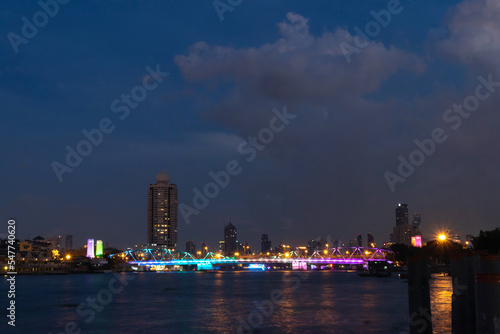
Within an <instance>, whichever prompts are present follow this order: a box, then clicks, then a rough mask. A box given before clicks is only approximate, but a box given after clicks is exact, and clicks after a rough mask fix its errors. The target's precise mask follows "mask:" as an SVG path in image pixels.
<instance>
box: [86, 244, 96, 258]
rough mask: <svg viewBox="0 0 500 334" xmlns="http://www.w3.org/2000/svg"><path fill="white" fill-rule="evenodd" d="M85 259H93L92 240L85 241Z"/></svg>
mask: <svg viewBox="0 0 500 334" xmlns="http://www.w3.org/2000/svg"><path fill="white" fill-rule="evenodd" d="M87 257H89V258H91V259H93V258H94V257H95V254H94V239H88V240H87Z"/></svg>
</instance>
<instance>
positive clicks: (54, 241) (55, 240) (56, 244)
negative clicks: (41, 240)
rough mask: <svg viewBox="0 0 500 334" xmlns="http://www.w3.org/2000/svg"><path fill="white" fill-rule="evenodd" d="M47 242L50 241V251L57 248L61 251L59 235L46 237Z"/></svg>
mask: <svg viewBox="0 0 500 334" xmlns="http://www.w3.org/2000/svg"><path fill="white" fill-rule="evenodd" d="M47 242H48V243H50V246H49V247H50V251H53V250H57V251H58V252H60V251H61V236H60V235H59V236H57V237H48V238H47Z"/></svg>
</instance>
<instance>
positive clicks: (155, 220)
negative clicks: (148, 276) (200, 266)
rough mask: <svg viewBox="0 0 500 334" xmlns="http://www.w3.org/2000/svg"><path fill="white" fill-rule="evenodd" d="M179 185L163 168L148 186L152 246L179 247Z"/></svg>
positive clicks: (149, 236) (149, 229) (148, 225)
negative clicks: (171, 181) (172, 181)
mask: <svg viewBox="0 0 500 334" xmlns="http://www.w3.org/2000/svg"><path fill="white" fill-rule="evenodd" d="M177 198H178V193H177V186H176V185H175V184H171V183H170V177H169V176H168V175H167V173H165V171H164V170H162V171H161V172H160V173H159V174H158V175H157V176H156V183H155V184H150V185H149V187H148V221H147V234H148V244H149V245H150V246H158V247H164V248H168V249H176V248H177Z"/></svg>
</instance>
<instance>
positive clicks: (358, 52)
mask: <svg viewBox="0 0 500 334" xmlns="http://www.w3.org/2000/svg"><path fill="white" fill-rule="evenodd" d="M49 2H50V1H49ZM61 2H64V1H62V0H61ZM232 2H233V4H237V3H238V2H239V1H235V0H233V1H232ZM221 4H222V5H221ZM220 6H222V7H220ZM223 6H228V5H227V1H226V0H221V1H220V2H219V8H223ZM391 6H392V7H391ZM388 7H390V9H391V10H392V11H393V13H392V14H391V17H390V18H388V17H387V16H384V15H383V14H380V15H379V17H378V18H379V20H380V22H382V24H379V23H376V24H374V23H370V22H372V21H373V22H376V21H375V18H374V15H375V16H377V14H374V15H372V14H370V12H371V11H373V12H374V13H381V12H380V11H382V10H383V12H382V13H391V12H389V11H388ZM228 8H230V9H231V10H226V11H224V12H223V13H219V14H220V15H219V14H218V13H217V10H216V9H215V8H214V4H213V2H212V1H175V2H174V1H146V0H145V1H106V2H103V1H77V0H73V1H69V2H68V3H67V4H59V9H58V12H57V13H55V15H52V16H53V17H48V16H46V17H47V20H46V21H47V22H44V21H43V19H44V16H43V15H37V14H36V13H37V12H40V11H41V10H42V9H41V7H40V5H38V4H37V3H36V2H35V1H31V2H28V1H14V0H10V1H3V2H2V5H1V8H0V15H1V16H0V22H1V23H0V35H1V39H0V48H1V50H2V52H1V55H0V61H1V64H2V66H1V67H0V103H1V104H0V106H1V110H2V122H1V133H2V137H1V138H2V139H1V148H2V156H3V159H2V160H1V162H0V163H1V170H2V178H1V180H2V181H1V189H2V192H1V201H0V214H1V217H3V220H4V222H6V221H7V219H8V218H9V217H15V218H16V219H17V237H18V238H21V239H25V238H34V237H36V236H37V235H41V236H44V237H49V236H54V235H62V236H63V240H64V235H66V234H73V236H74V246H75V247H76V246H79V245H82V244H83V242H84V240H86V239H87V238H95V239H102V240H104V241H108V242H109V243H110V244H111V245H113V246H116V247H120V248H125V247H130V246H133V245H135V244H141V243H145V242H146V205H147V197H146V195H147V187H148V185H149V184H150V183H154V181H155V176H156V174H158V173H159V172H160V171H161V170H162V169H165V171H166V172H167V173H168V174H169V175H170V178H171V182H172V183H175V184H177V186H178V188H179V203H182V204H184V205H189V206H191V207H193V197H194V192H193V189H194V188H196V189H198V190H200V191H202V192H203V189H204V187H205V185H206V184H207V183H208V182H211V181H212V179H211V177H210V175H209V173H210V172H214V173H217V172H218V171H221V170H225V169H226V165H227V164H228V162H230V161H232V160H235V161H237V162H238V166H239V167H240V169H241V171H240V173H238V174H237V175H234V176H231V178H230V182H229V184H228V186H227V187H225V188H224V189H220V190H219V194H218V195H217V196H215V197H214V198H212V199H210V200H209V204H208V205H207V206H206V207H205V208H204V209H202V210H199V212H197V214H192V215H190V217H189V223H187V222H186V221H185V219H184V218H183V215H182V214H181V213H179V227H178V229H179V249H182V250H183V249H184V244H185V241H186V240H194V241H195V242H196V244H197V246H198V247H199V245H200V243H201V242H202V241H206V242H207V243H208V245H209V247H210V248H211V249H212V250H213V249H214V248H215V246H216V243H217V242H218V240H221V239H222V238H223V226H224V224H225V223H227V222H228V221H229V219H231V220H232V222H233V224H234V225H236V226H237V228H238V239H239V241H241V242H249V243H250V245H251V246H252V248H256V249H259V248H260V234H261V233H267V234H269V238H270V239H271V240H272V241H273V246H275V245H276V244H277V243H278V242H280V241H282V242H286V243H290V244H292V245H295V246H298V245H299V244H306V243H307V241H308V240H310V239H314V238H316V237H323V238H327V237H328V236H330V238H331V239H337V238H340V239H341V240H342V241H345V242H347V241H348V240H349V239H354V238H355V237H356V236H357V235H358V234H360V233H361V234H363V239H364V241H365V240H366V233H367V232H368V231H370V232H371V233H372V234H373V235H374V237H375V241H376V242H377V243H381V242H383V241H388V240H389V233H390V232H392V227H393V226H394V225H395V218H394V215H395V213H394V209H395V207H396V206H397V204H398V203H408V205H409V212H410V215H412V214H413V212H420V213H421V214H422V226H421V227H422V230H423V234H424V238H427V239H430V238H433V237H434V236H435V234H436V233H437V232H438V231H440V230H447V229H451V230H453V231H455V232H456V233H458V234H460V235H461V236H462V240H464V237H465V234H466V233H472V234H478V232H479V230H480V229H482V230H489V229H493V228H495V227H497V226H499V225H500V223H499V218H498V212H497V208H498V202H499V200H500V195H499V186H500V176H499V173H498V172H499V162H500V161H499V154H498V151H499V149H500V141H499V140H498V139H499V136H498V133H499V131H498V129H499V127H500V117H499V116H498V112H499V108H498V106H499V102H500V67H499V65H500V57H499V54H500V53H499V52H500V2H498V1H496V0H471V1H462V2H460V1H451V0H443V1H432V0H419V1H409V0H402V1H401V3H400V4H399V5H397V3H395V0H392V1H373V0H371V1H359V0H351V1H275V0H273V1H242V2H241V4H239V5H237V6H230V7H226V9H228ZM49 10H52V11H55V9H54V8H52V9H49ZM223 10H224V9H219V11H223ZM53 14H54V13H53ZM34 15H35V19H37V20H39V21H38V23H39V24H40V27H39V28H37V29H38V31H37V32H36V33H34V32H33V30H31V31H30V30H29V28H25V29H24V33H25V34H27V35H28V36H30V37H29V38H26V37H23V26H24V25H25V24H26V23H25V22H29V24H32V23H33V19H34V18H33V16H34ZM23 17H25V18H26V19H25V20H23ZM221 17H222V18H223V20H221ZM367 24H368V25H367ZM382 25H383V26H382ZM357 27H358V28H357ZM367 27H368V28H369V29H372V30H368V31H367V30H366V28H367ZM377 27H378V28H379V29H377ZM35 28H36V27H35ZM378 30H379V31H378ZM359 32H361V33H362V34H366V33H367V32H368V33H369V34H371V35H372V36H368V37H367V38H368V39H369V40H368V41H366V40H364V39H363V38H362V37H360V36H359ZM30 33H31V35H30ZM15 36H17V37H15ZM21 41H22V42H21ZM356 43H357V44H356ZM356 45H357V46H356ZM346 48H351V49H350V50H351V51H350V53H346ZM353 50H354V51H353ZM346 55H348V56H347V57H346ZM154 71H157V73H156V74H155V78H156V79H155V78H154V77H152V76H151V74H150V73H151V72H154ZM158 73H160V74H158ZM480 76H481V77H482V78H483V79H478V77H480ZM481 80H482V81H481ZM488 81H490V84H488V85H486V84H485V82H486V83H487V82H488ZM496 82H499V83H496ZM145 84H146V85H149V86H148V87H149V88H151V89H150V90H145V89H144V85H145ZM478 85H482V87H479V88H478ZM153 86H154V88H152V87H153ZM144 92H145V95H144ZM478 92H479V93H478ZM131 93H133V95H134V96H136V97H138V99H139V100H140V101H139V100H137V102H134V101H132V100H130V99H129V100H128V101H129V102H128V104H127V102H126V101H125V100H122V96H125V98H126V96H127V95H128V96H130V95H131ZM122 94H123V95H122ZM141 94H142V95H141ZM477 94H479V96H481V97H482V98H481V99H479V98H477V97H476V96H477ZM464 103H466V104H467V108H469V109H471V110H472V111H471V112H468V111H467V110H465V109H464V108H462V109H461V110H462V111H461V112H460V111H459V109H455V110H454V109H453V108H454V107H453V106H454V104H456V105H460V104H464ZM459 107H460V106H459ZM273 110H274V111H273ZM284 110H286V112H287V113H288V114H290V115H294V116H295V117H294V118H292V116H290V118H288V119H286V118H285V123H288V124H286V126H282V124H284V123H283V121H281V123H280V121H276V120H275V121H272V119H273V118H274V117H275V115H276V114H281V115H282V114H283V112H284ZM273 122H274V123H273ZM103 123H104V125H103ZM271 123H273V124H274V125H275V129H278V127H279V130H280V131H275V132H273V131H271V132H270V131H269V130H265V129H266V128H267V129H269V128H270V126H271ZM99 126H101V127H103V128H104V129H106V131H107V133H103V135H102V139H101V138H98V137H99V136H97V137H95V140H96V142H99V141H100V143H99V145H97V146H95V145H93V146H92V147H91V150H92V151H91V152H90V153H89V154H87V156H84V157H82V158H81V161H79V162H78V161H77V162H75V161H73V162H72V163H73V165H74V166H75V165H76V167H69V166H68V165H67V163H66V155H67V149H66V147H67V146H69V147H70V148H71V149H75V150H76V149H77V145H78V143H79V142H81V141H82V140H86V137H85V136H84V134H82V131H83V130H87V131H89V132H91V131H92V130H93V129H96V128H99ZM263 129H264V130H263ZM259 133H260V134H261V136H262V138H265V139H264V140H265V141H266V142H267V143H266V144H265V145H264V144H262V142H259V141H258V140H260V139H259V137H258V135H259ZM249 136H257V142H254V143H253V144H251V143H250V144H249V145H245V143H244V141H247V142H248V141H249V140H248V137H249ZM270 136H271V137H270ZM433 136H434V137H435V139H434V140H432V143H431V144H429V142H430V140H431V139H429V138H433ZM415 140H418V141H420V142H423V143H427V144H428V146H426V147H427V148H426V150H427V153H429V154H426V153H418V152H417V153H413V154H412V152H414V151H415V150H416V149H418V146H417V144H416V143H415ZM438 141H439V142H438ZM82 145H83V144H82ZM252 145H253V146H252ZM422 145H424V144H422ZM433 145H434V146H433ZM424 148H425V146H424ZM80 149H82V150H83V152H85V150H86V149H87V150H88V149H89V148H88V147H87V146H85V145H83V146H81V147H80ZM86 152H88V151H86ZM244 152H247V153H244ZM248 152H256V154H255V156H253V154H251V153H248ZM400 156H401V157H402V159H404V160H405V161H408V160H411V159H413V160H412V161H414V162H415V163H416V164H417V165H418V166H416V167H408V166H409V165H408V164H405V163H403V164H405V165H406V167H402V171H403V174H405V175H406V176H402V174H400V173H399V172H398V166H399V165H400V163H401V162H400V159H399V157H400ZM422 158H423V160H422ZM249 160H250V161H249ZM55 162H57V163H55ZM410 164H411V163H410ZM55 165H57V166H59V168H61V167H60V166H62V165H65V166H67V167H64V168H66V169H63V170H64V172H63V173H62V175H60V177H58V176H57V173H56V172H55V170H54V166H55ZM405 168H406V169H405ZM413 168H414V170H412V169H413ZM68 170H71V172H69V171H68ZM389 172H390V173H389ZM391 173H392V174H391ZM408 174H410V175H408ZM388 175H392V176H391V177H392V178H391V180H393V181H392V182H394V183H393V186H392V189H391V186H390V185H389V183H390V182H389V183H388V182H387V177H388ZM394 177H395V178H394ZM403 180H404V182H402V181H403ZM4 227H5V229H4V231H0V237H2V238H5V236H6V232H7V224H4Z"/></svg>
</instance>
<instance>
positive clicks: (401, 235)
mask: <svg viewBox="0 0 500 334" xmlns="http://www.w3.org/2000/svg"><path fill="white" fill-rule="evenodd" d="M420 223H421V215H420V213H415V214H414V215H413V221H412V223H411V224H410V223H409V221H408V204H398V206H397V207H396V226H395V227H394V228H393V238H392V239H393V241H391V242H394V243H396V244H405V245H407V246H412V245H414V244H415V236H417V235H418V236H421V235H422V232H421V231H420V228H419V226H420ZM412 238H413V243H412Z"/></svg>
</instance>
